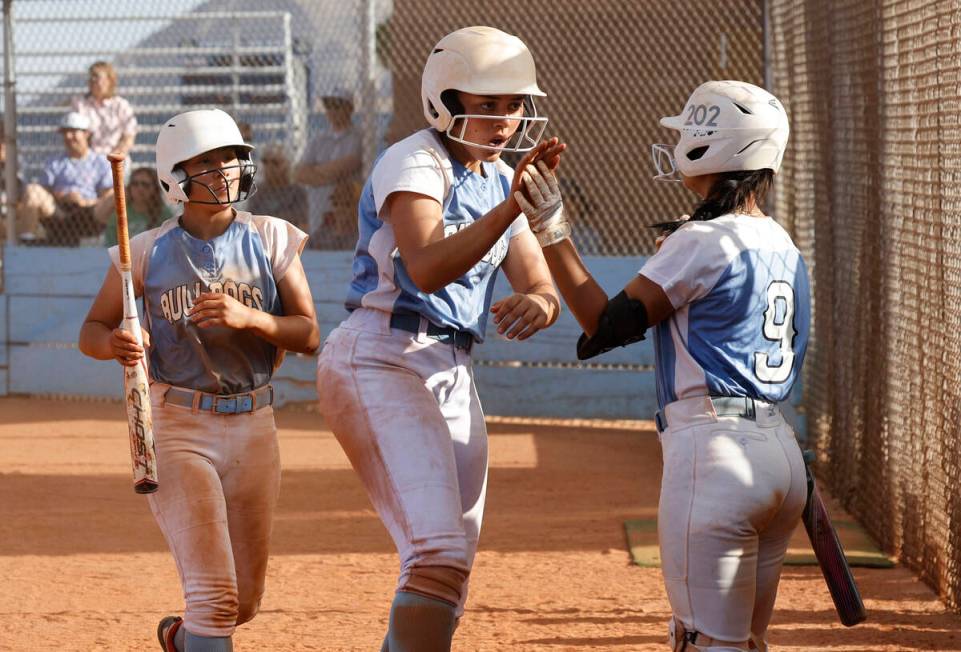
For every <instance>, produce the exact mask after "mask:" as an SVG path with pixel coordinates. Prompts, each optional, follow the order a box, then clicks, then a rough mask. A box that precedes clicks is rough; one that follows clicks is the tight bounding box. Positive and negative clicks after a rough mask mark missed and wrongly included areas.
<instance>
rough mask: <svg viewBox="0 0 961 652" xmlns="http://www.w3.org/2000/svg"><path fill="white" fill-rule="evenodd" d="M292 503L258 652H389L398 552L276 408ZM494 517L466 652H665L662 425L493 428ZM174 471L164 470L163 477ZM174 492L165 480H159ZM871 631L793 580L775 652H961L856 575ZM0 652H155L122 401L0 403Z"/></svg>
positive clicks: (168, 606) (916, 594) (150, 550)
mask: <svg viewBox="0 0 961 652" xmlns="http://www.w3.org/2000/svg"><path fill="white" fill-rule="evenodd" d="M277 421H278V424H279V427H280V442H281V449H282V455H283V466H284V473H283V488H282V496H281V501H280V505H279V508H278V511H277V518H276V523H275V528H274V543H273V547H272V557H271V562H270V568H269V574H268V579H267V595H266V597H265V598H264V602H263V608H262V611H261V613H260V615H259V616H258V617H257V618H256V619H255V620H254V621H252V622H251V623H249V624H247V625H245V626H244V627H242V628H240V630H238V632H237V634H236V636H235V648H236V649H237V650H238V652H240V651H243V650H271V651H284V650H365V651H370V652H376V650H379V647H380V641H381V639H382V637H383V634H384V630H385V626H386V619H387V611H388V607H389V604H390V599H391V592H392V589H393V585H394V579H395V574H396V572H397V569H398V563H397V559H396V557H395V555H394V552H393V547H392V544H391V542H390V539H389V538H388V536H387V534H386V532H385V530H384V529H383V527H382V526H381V525H380V522H379V521H378V519H377V517H376V515H375V514H374V513H373V511H372V509H371V507H370V505H369V503H368V501H367V498H366V496H365V494H364V492H363V490H362V489H361V487H360V484H359V483H358V481H357V479H356V477H355V476H354V473H353V472H352V471H351V469H350V467H349V465H348V463H347V460H346V458H345V457H344V455H343V453H342V452H341V451H340V448H339V446H338V445H337V442H336V441H335V440H334V438H333V436H332V435H331V434H330V433H329V432H328V431H326V430H325V429H324V425H323V421H322V419H321V418H320V417H319V416H318V415H317V414H315V413H312V412H311V411H309V410H305V409H303V408H291V409H285V410H280V411H278V416H277ZM492 421H493V422H492V423H491V424H490V433H491V438H490V449H491V464H490V466H491V470H490V482H489V494H488V501H487V514H486V518H485V523H484V531H483V534H482V536H481V545H480V552H479V554H478V558H477V564H476V566H475V569H474V573H473V576H472V578H471V598H470V601H469V603H468V611H467V614H466V616H465V618H464V619H463V621H462V623H461V626H460V628H459V630H458V632H457V635H456V637H455V641H454V650H457V651H475V650H485V651H486V650H551V651H554V650H576V651H580V650H661V651H663V650H666V645H664V641H665V639H666V635H665V631H666V630H665V622H666V620H667V618H668V615H669V612H668V606H667V602H666V600H665V597H664V591H663V588H662V586H661V577H660V572H659V570H657V569H642V568H638V567H636V566H633V565H631V564H630V561H629V558H628V553H627V549H626V546H625V539H624V530H623V521H624V520H625V519H627V518H636V517H642V516H649V515H652V514H653V513H654V512H655V510H656V505H657V490H658V483H659V478H660V464H661V460H660V449H659V446H658V443H657V437H656V436H655V434H654V432H653V431H652V430H651V428H650V424H641V425H640V426H637V425H633V426H628V425H626V424H625V425H624V427H597V426H591V427H585V426H584V425H583V424H581V425H579V426H575V425H570V424H567V423H564V422H557V423H549V424H543V423H541V424H537V423H531V422H523V421H509V420H492ZM161 473H162V471H161ZM161 481H162V476H161ZM855 575H856V576H857V578H858V581H859V582H860V585H861V591H862V593H863V595H864V597H865V601H866V604H867V608H868V610H869V618H870V620H869V622H867V623H865V624H863V625H860V626H858V627H855V628H853V629H845V628H844V627H842V626H841V625H840V624H839V623H838V622H837V618H836V616H835V613H834V609H833V606H832V605H831V602H830V598H829V596H828V593H827V589H826V588H825V586H824V583H823V581H822V579H821V577H820V575H819V571H818V570H817V568H814V567H801V568H798V567H794V568H789V569H788V570H787V571H786V572H785V574H784V579H783V581H782V583H781V592H780V595H779V598H778V608H777V612H776V614H775V617H774V622H773V626H772V629H771V632H770V640H771V643H772V644H773V645H774V646H775V649H776V650H778V652H786V651H805V652H809V651H811V650H832V651H842V650H843V651H853V650H876V651H880V650H890V651H894V650H899V651H901V650H942V651H949V650H961V617H959V616H958V615H957V614H954V613H951V612H949V611H948V610H947V609H946V608H945V607H944V605H943V604H942V603H941V602H939V601H938V600H937V598H936V597H935V596H934V595H933V594H932V593H931V591H930V590H929V589H928V588H927V587H925V586H924V585H923V584H921V583H920V582H919V581H918V580H917V579H916V578H915V577H914V576H913V575H912V574H911V573H910V572H908V571H907V570H905V569H904V568H901V567H897V568H895V569H893V570H864V569H858V570H856V572H855ZM0 578H2V580H3V588H2V591H0V650H15V651H17V652H22V651H34V650H58V651H60V650H77V651H81V650H83V651H84V652H86V651H89V650H111V651H113V650H148V651H149V650H158V649H159V647H158V646H157V643H156V640H155V638H154V628H155V626H156V623H157V621H158V620H159V619H160V618H161V617H162V616H164V615H167V614H171V613H177V612H178V611H179V610H180V609H181V608H182V602H181V595H180V585H179V581H178V579H177V574H176V569H175V567H174V563H173V560H172V558H171V557H170V555H169V554H168V553H167V550H166V547H165V544H164V541H163V538H162V536H161V534H160V531H159V530H158V529H157V527H156V525H155V524H154V522H153V519H152V517H151V515H150V511H149V509H148V508H147V505H146V502H145V500H144V498H143V497H142V496H137V495H135V494H134V493H133V491H132V489H131V480H130V470H129V456H128V451H127V435H126V421H125V419H124V415H123V408H122V406H121V405H120V404H119V403H109V402H102V403H97V402H80V401H69V400H52V399H26V398H6V399H0Z"/></svg>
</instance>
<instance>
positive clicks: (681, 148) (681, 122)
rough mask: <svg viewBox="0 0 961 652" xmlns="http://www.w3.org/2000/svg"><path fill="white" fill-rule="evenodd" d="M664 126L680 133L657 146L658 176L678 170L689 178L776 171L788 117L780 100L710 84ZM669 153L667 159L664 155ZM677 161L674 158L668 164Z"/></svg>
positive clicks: (748, 88) (737, 85)
mask: <svg viewBox="0 0 961 652" xmlns="http://www.w3.org/2000/svg"><path fill="white" fill-rule="evenodd" d="M661 124H662V125H664V126H665V127H667V128H669V129H675V130H677V131H679V132H680V133H681V138H680V140H679V141H678V143H677V145H675V146H674V147H673V157H670V156H669V153H670V149H671V148H670V146H665V145H654V146H653V155H654V165H655V167H657V169H658V172H659V174H658V176H657V177H655V178H669V177H670V176H671V174H672V173H673V172H674V170H666V169H665V168H666V167H667V166H668V164H669V165H672V166H674V167H675V168H676V169H677V170H679V171H680V172H681V173H682V174H683V175H684V176H687V177H695V176H698V175H702V174H712V173H717V172H732V171H738V170H763V169H769V170H772V171H773V172H775V173H777V171H778V170H779V169H780V167H781V159H782V157H783V156H784V148H785V147H786V146H787V140H788V133H789V131H790V129H789V128H788V120H787V114H786V113H785V111H784V107H783V106H781V103H780V102H779V101H778V99H777V98H776V97H774V96H773V95H771V94H770V93H768V92H767V91H766V90H764V89H763V88H759V87H758V86H755V85H754V84H748V83H747V82H742V81H709V82H707V83H704V84H701V85H700V86H698V87H697V88H696V89H695V90H694V92H693V93H691V97H690V98H689V99H688V101H687V104H686V105H685V107H684V111H682V112H681V114H680V115H676V116H671V117H667V118H661ZM666 154H667V156H665V155H666ZM669 159H673V160H669Z"/></svg>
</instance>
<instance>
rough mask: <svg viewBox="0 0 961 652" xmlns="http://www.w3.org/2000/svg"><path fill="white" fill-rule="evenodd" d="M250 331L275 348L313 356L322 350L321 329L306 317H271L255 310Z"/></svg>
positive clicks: (311, 319) (315, 322) (314, 321)
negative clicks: (319, 349)
mask: <svg viewBox="0 0 961 652" xmlns="http://www.w3.org/2000/svg"><path fill="white" fill-rule="evenodd" d="M250 330H251V331H252V332H254V333H255V334H256V335H257V336H258V337H261V338H263V339H265V340H267V341H268V342H270V343H271V344H273V345H274V346H277V347H280V348H281V349H284V350H286V351H293V352H295V353H309V354H313V353H316V352H317V349H318V348H320V327H319V326H317V320H316V319H313V318H311V317H307V316H306V315H271V314H270V313H266V312H262V311H260V310H255V311H254V314H253V317H252V324H251V326H250Z"/></svg>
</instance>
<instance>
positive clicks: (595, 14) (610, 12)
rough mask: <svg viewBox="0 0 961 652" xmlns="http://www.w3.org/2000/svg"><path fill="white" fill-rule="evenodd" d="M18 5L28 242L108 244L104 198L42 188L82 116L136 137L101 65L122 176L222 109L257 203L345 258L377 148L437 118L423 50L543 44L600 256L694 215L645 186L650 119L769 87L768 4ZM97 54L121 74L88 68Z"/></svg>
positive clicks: (581, 208)
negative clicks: (245, 146) (696, 94)
mask: <svg viewBox="0 0 961 652" xmlns="http://www.w3.org/2000/svg"><path fill="white" fill-rule="evenodd" d="M12 6H13V12H14V34H15V38H14V51H13V54H14V62H15V70H16V75H17V137H18V143H19V168H18V171H19V174H20V178H21V180H22V184H23V185H24V186H25V188H24V189H23V191H22V200H21V204H20V206H19V208H20V209H21V210H18V220H17V224H16V229H15V230H16V234H15V235H16V240H17V241H18V242H19V243H21V244H46V245H51V244H53V245H67V246H72V245H78V244H79V245H85V244H86V245H100V244H102V243H104V241H109V240H110V237H111V234H110V232H109V231H110V230H109V228H107V226H106V224H108V223H109V221H110V220H111V219H112V216H113V215H112V211H111V210H110V206H109V202H100V206H99V207H98V206H97V201H96V195H97V192H96V191H89V190H88V191H85V193H84V197H83V200H84V201H83V202H81V204H82V205H81V206H79V207H77V206H75V205H74V204H75V203H76V202H74V203H71V202H70V201H67V200H64V199H63V198H62V197H60V196H57V197H51V193H52V191H55V190H56V189H55V188H52V187H51V185H50V184H51V179H50V176H49V174H48V171H47V162H48V161H49V160H50V159H51V158H56V157H60V158H62V157H64V156H65V147H66V143H65V142H64V139H65V136H64V135H63V133H62V131H60V130H58V126H59V125H60V124H61V120H62V119H63V118H64V115H65V114H66V113H67V112H68V111H70V110H71V108H74V109H80V110H81V111H82V112H86V113H89V114H90V115H91V116H92V117H93V119H94V123H95V124H94V131H93V144H94V145H95V149H99V150H100V151H109V149H110V148H111V147H115V146H116V145H117V144H118V143H122V141H123V138H124V136H125V134H128V133H130V132H131V131H133V128H132V127H131V123H130V121H129V119H128V118H125V117H124V116H125V115H126V114H124V113H123V111H122V110H121V108H118V107H117V106H116V105H117V104H118V102H117V101H116V100H106V99H104V98H103V97H101V96H100V95H102V93H101V91H99V90H97V89H95V87H94V86H95V84H96V83H98V82H96V81H95V80H94V78H95V77H97V76H98V75H101V74H103V70H104V69H106V70H107V72H108V73H110V72H112V71H115V72H116V76H117V86H116V94H117V96H119V97H121V98H123V99H124V100H126V101H127V102H128V103H129V106H130V109H131V111H132V113H133V115H134V116H135V119H136V122H137V127H136V130H135V131H136V135H135V139H134V141H133V146H132V147H131V148H130V151H129V157H130V167H132V168H133V169H136V168H138V167H142V166H143V167H149V166H152V164H153V152H152V150H153V143H154V142H155V140H156V135H157V130H158V128H159V125H160V124H161V123H162V121H163V120H165V119H166V118H168V117H170V116H171V115H173V114H175V113H178V112H180V111H184V110H188V109H190V108H199V107H208V106H217V107H221V108H223V109H225V110H227V111H228V112H230V113H231V114H232V115H234V117H235V118H236V119H237V120H238V122H241V123H245V127H246V128H247V129H248V133H247V134H246V135H247V136H248V137H249V138H250V140H251V142H252V143H253V144H254V145H256V146H257V148H258V151H257V154H256V159H257V164H258V167H259V171H258V186H259V188H260V190H259V192H258V195H259V198H258V197H256V196H255V197H254V198H252V199H251V200H250V202H249V204H250V205H249V206H248V208H249V209H251V210H257V211H262V212H269V213H273V214H276V215H278V216H280V217H285V218H287V219H291V220H292V221H296V222H298V223H301V224H302V225H303V226H304V227H305V228H307V229H308V230H310V231H311V233H312V238H311V240H312V245H313V246H315V247H319V248H335V249H336V248H349V247H352V246H353V244H354V237H355V233H356V231H355V229H356V216H355V211H356V196H357V192H358V189H359V182H360V181H361V180H362V179H363V178H364V177H365V176H366V174H367V172H368V170H369V168H370V165H371V163H372V162H373V160H374V158H375V157H376V155H377V153H378V152H379V151H381V150H382V149H383V148H384V147H386V146H387V145H388V144H390V143H391V142H393V141H395V140H397V139H399V138H402V137H404V136H406V135H407V134H409V133H411V132H413V131H415V130H417V129H420V128H422V127H424V126H426V124H425V121H424V118H423V115H422V110H421V103H420V75H421V70H422V67H423V64H424V61H425V60H426V57H427V54H428V53H429V52H430V49H431V47H432V46H433V45H434V44H435V43H436V42H437V41H438V40H439V39H440V38H441V37H442V36H443V35H445V34H446V33H448V32H450V31H452V30H454V29H457V28H459V27H464V26H467V25H473V24H492V25H493V26H496V27H499V28H501V29H504V30H506V31H508V32H511V33H514V34H517V35H519V36H520V37H521V38H522V39H523V40H524V41H525V42H526V43H527V44H528V45H529V47H530V48H531V50H532V51H533V53H534V56H535V59H536V61H537V65H538V77H539V82H540V85H541V87H542V88H544V89H545V90H546V91H547V93H548V97H547V98H546V99H545V100H544V101H542V102H540V104H539V109H540V111H541V112H542V113H544V114H546V115H547V116H548V117H549V118H550V124H549V127H548V132H549V134H552V135H557V136H559V137H561V138H563V139H564V140H566V141H568V142H569V143H570V145H571V149H570V156H569V157H568V158H567V161H566V162H565V167H564V177H563V183H564V184H565V189H566V191H567V192H566V198H567V203H568V205H569V206H570V210H571V212H572V213H573V214H574V219H575V220H577V221H578V222H579V226H578V229H577V231H578V238H579V239H580V244H581V245H582V249H583V251H585V252H586V253H596V254H637V253H647V252H649V251H650V250H651V244H652V235H651V233H650V232H649V230H648V229H645V228H644V225H645V224H650V223H653V222H658V221H663V220H666V219H673V218H675V217H676V216H678V215H680V214H682V213H685V212H688V211H689V210H690V207H691V205H692V199H691V197H690V196H689V195H687V194H686V193H685V191H683V189H681V188H679V187H677V186H675V185H673V184H663V183H657V184H655V183H654V182H653V181H652V179H651V177H652V172H651V166H650V154H649V152H650V144H651V143H653V142H662V141H664V140H665V139H667V138H670V137H671V135H670V134H669V133H668V132H667V131H666V130H664V129H662V128H661V127H660V126H659V125H658V122H657V119H658V118H659V117H660V116H663V115H671V114H676V113H677V112H678V111H679V110H680V108H681V107H682V106H683V103H684V101H685V99H686V97H687V95H688V94H689V92H690V91H691V90H692V89H693V88H694V87H695V86H696V85H697V84H699V83H700V82H702V81H704V80H705V79H709V78H732V79H743V80H746V81H751V82H754V83H761V81H762V77H763V62H762V12H761V2H759V0H728V1H727V2H724V3H718V4H705V3H703V2H699V1H697V0H683V1H677V0H672V1H668V0H657V1H652V2H643V3H639V2H635V1H634V0H608V1H606V2H596V3H595V2H578V1H574V0H569V1H561V2H556V1H555V2H548V1H546V0H537V1H533V2H524V3H517V2H508V1H506V0H490V1H489V2H485V3H477V2H473V1H471V2H467V1H464V0H456V1H451V2H444V3H434V2H428V1H427V0H393V2H391V0H273V1H271V2H266V3H265V2H257V1H255V0H211V1H209V2H199V1H197V0H171V1H168V2H164V3H143V2H141V1H140V0H109V1H107V0H45V1H42V2H41V1H31V0H14V1H13V2H12ZM98 61H103V62H106V63H108V64H110V65H109V67H106V66H101V67H99V68H95V69H91V65H92V64H94V63H96V62H98ZM98 93H100V95H97V94H98ZM108 105H109V106H108ZM98 115H99V117H98ZM138 175H143V177H142V178H143V179H147V178H148V176H149V175H148V172H146V171H143V172H140V173H138ZM138 179H139V177H138ZM141 188H143V189H144V190H141ZM44 190H45V192H42V191H44ZM130 191H131V192H129V193H128V194H129V195H130V196H129V197H128V203H129V202H130V200H132V201H133V203H134V204H135V205H134V206H133V209H134V211H135V212H136V213H137V214H138V215H141V214H144V215H145V217H144V219H141V220H139V222H138V224H139V223H142V224H144V225H149V224H152V223H155V222H156V221H157V219H159V218H160V217H163V216H165V215H167V214H168V213H169V207H163V206H158V205H157V204H156V198H154V202H153V204H149V205H148V202H147V199H146V198H145V197H143V196H142V195H144V193H145V192H146V185H145V184H141V183H134V184H133V185H132V187H131V188H130ZM53 194H57V193H56V192H53ZM60 194H62V193H60ZM149 206H152V207H153V208H152V209H151V210H149V211H148V210H147V209H148V208H149ZM147 213H149V215H148V214H147ZM135 226H136V225H135Z"/></svg>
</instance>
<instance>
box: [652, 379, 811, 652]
mask: <svg viewBox="0 0 961 652" xmlns="http://www.w3.org/2000/svg"><path fill="white" fill-rule="evenodd" d="M758 405H759V409H758V414H757V419H756V420H752V419H746V418H741V417H718V416H717V415H716V412H715V410H714V407H713V405H712V404H711V401H710V399H708V398H706V397H704V398H701V397H697V398H690V399H684V400H681V401H677V402H675V403H671V404H670V405H668V406H667V407H666V409H665V410H664V412H665V416H666V420H667V429H666V430H665V431H664V432H662V433H661V434H660V439H661V448H662V450H663V453H664V476H663V478H662V481H661V498H660V504H659V506H658V537H659V541H660V550H661V559H662V562H663V573H664V583H665V585H666V588H667V595H668V599H669V600H670V603H671V609H672V610H673V612H674V616H675V617H676V618H677V619H678V620H679V621H681V622H682V623H683V624H684V627H685V628H686V629H687V630H688V631H691V630H693V631H698V632H700V633H702V634H704V635H705V636H710V637H712V638H715V639H719V640H722V641H747V640H748V639H749V638H751V637H753V638H754V639H755V640H756V641H758V642H760V641H762V640H763V639H764V634H765V632H766V631H767V627H768V623H770V620H771V614H772V612H773V610H774V599H775V597H776V595H777V586H778V582H779V580H780V576H781V566H782V564H783V562H784V555H785V553H786V552H787V547H788V541H789V540H790V538H791V533H792V532H793V531H794V528H795V526H796V525H797V524H798V521H799V519H800V517H801V511H802V510H803V509H804V503H805V501H806V499H807V481H806V479H805V473H804V460H803V458H802V456H801V450H800V448H799V447H798V444H797V440H796V439H795V437H794V432H793V431H792V430H791V427H790V426H789V425H788V424H787V423H785V421H784V418H783V417H782V416H781V413H780V411H779V410H778V409H777V408H776V407H774V406H766V405H765V404H762V403H759V404H758ZM760 406H763V407H760Z"/></svg>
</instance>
